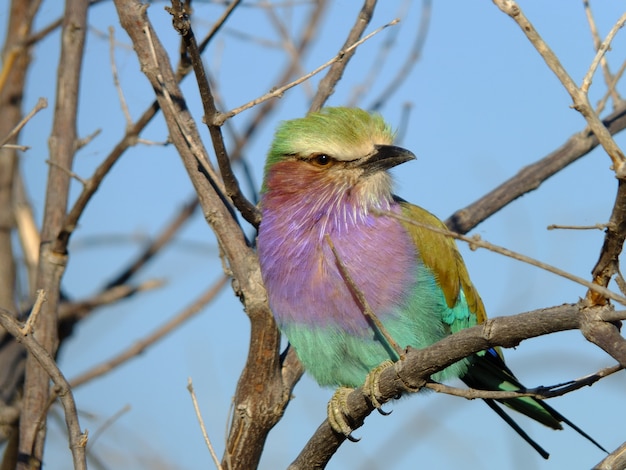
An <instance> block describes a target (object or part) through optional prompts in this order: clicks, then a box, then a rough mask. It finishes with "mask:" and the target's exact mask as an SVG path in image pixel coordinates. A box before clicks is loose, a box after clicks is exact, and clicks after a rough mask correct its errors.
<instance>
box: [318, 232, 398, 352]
mask: <svg viewBox="0 0 626 470" xmlns="http://www.w3.org/2000/svg"><path fill="white" fill-rule="evenodd" d="M324 239H325V240H326V243H328V246H329V247H330V249H331V251H332V252H333V255H334V257H335V261H336V262H337V267H338V268H339V271H340V272H341V277H343V280H344V282H345V283H346V286H347V287H348V290H349V291H350V293H351V294H352V295H354V296H355V297H356V298H357V300H358V301H359V304H360V305H359V308H360V310H361V313H363V316H364V317H365V318H366V319H367V321H368V322H369V323H370V324H371V326H372V328H373V329H374V331H375V332H376V334H378V335H379V336H380V337H382V338H381V339H384V340H385V341H386V342H387V346H389V347H391V348H392V349H393V350H394V351H395V353H396V355H397V357H396V358H394V360H395V361H397V360H398V359H401V358H403V357H404V350H403V349H402V348H401V347H400V345H399V344H398V343H397V342H396V340H395V339H393V336H391V335H390V334H389V332H388V331H387V328H385V325H383V323H382V322H381V321H380V320H379V319H378V316H377V315H376V314H375V313H374V311H373V310H372V308H371V307H370V305H369V303H368V301H367V299H366V298H365V294H363V291H362V290H361V289H359V286H357V285H356V283H355V282H354V280H353V279H352V277H351V276H350V273H349V272H348V268H347V267H346V265H345V264H343V261H342V260H341V257H340V256H339V253H338V252H337V249H336V248H335V244H334V243H333V241H332V240H331V238H330V235H328V234H326V235H325V236H324Z"/></svg>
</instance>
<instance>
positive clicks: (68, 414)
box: [0, 308, 87, 470]
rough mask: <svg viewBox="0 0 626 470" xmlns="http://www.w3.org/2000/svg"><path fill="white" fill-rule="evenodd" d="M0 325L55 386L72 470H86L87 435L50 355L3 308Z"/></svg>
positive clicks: (72, 398) (74, 403)
mask: <svg viewBox="0 0 626 470" xmlns="http://www.w3.org/2000/svg"><path fill="white" fill-rule="evenodd" d="M0 325H2V327H3V328H4V329H5V330H7V331H8V332H9V333H10V334H11V335H13V336H14V337H15V339H16V340H18V341H19V342H21V343H22V344H24V346H25V347H26V349H27V350H28V352H29V353H30V354H31V355H32V357H34V358H35V360H36V361H37V362H38V363H39V364H40V365H41V367H42V368H43V370H44V371H45V372H46V374H47V375H48V377H49V378H50V379H52V381H53V382H54V384H55V385H56V387H57V395H58V396H59V397H60V398H61V403H62V405H63V409H64V411H65V422H66V424H67V431H68V434H69V440H70V449H71V451H72V458H73V461H74V469H75V470H87V461H86V458H85V445H86V444H87V434H86V433H83V432H82V431H81V429H80V424H79V422H78V413H77V412H76V402H75V401H74V395H73V394H72V388H71V387H70V384H69V383H68V382H67V380H66V379H65V377H64V376H63V374H62V373H61V371H60V370H59V368H58V367H57V365H56V363H55V362H54V359H53V358H52V356H51V355H50V353H48V351H46V349H45V348H44V347H43V346H42V345H41V344H39V342H38V341H37V340H36V339H35V338H34V337H33V336H32V335H29V334H24V330H25V329H26V327H24V328H23V327H20V325H19V324H18V323H17V322H16V321H15V320H14V319H13V315H11V313H10V312H7V311H6V310H4V309H3V308H0Z"/></svg>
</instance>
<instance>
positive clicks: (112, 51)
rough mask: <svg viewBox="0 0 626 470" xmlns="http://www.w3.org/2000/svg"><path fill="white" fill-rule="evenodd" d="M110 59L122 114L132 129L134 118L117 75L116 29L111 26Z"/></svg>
mask: <svg viewBox="0 0 626 470" xmlns="http://www.w3.org/2000/svg"><path fill="white" fill-rule="evenodd" d="M109 59H110V61H111V73H112V74H113V85H114V86H115V89H116V90H117V96H118V97H119V100H120V106H121V107H122V112H123V113H124V117H125V118H126V129H130V128H131V126H132V125H133V118H132V117H131V116H130V111H129V110H128V103H126V98H125V97H124V91H123V90H122V85H120V77H119V75H118V74H117V65H116V64H115V28H113V26H109Z"/></svg>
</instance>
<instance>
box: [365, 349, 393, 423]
mask: <svg viewBox="0 0 626 470" xmlns="http://www.w3.org/2000/svg"><path fill="white" fill-rule="evenodd" d="M392 366H393V362H391V361H385V362H382V363H381V364H380V365H378V366H376V367H374V368H373V369H372V370H371V371H370V372H369V374H367V377H365V383H364V384H363V393H364V394H365V395H366V396H367V398H368V399H369V401H370V403H371V404H372V405H373V406H374V408H376V409H377V410H378V412H379V413H380V414H382V415H385V416H386V415H388V414H389V413H387V412H385V411H383V410H382V406H383V404H382V403H381V402H380V400H379V399H380V398H381V395H382V394H381V393H380V374H382V373H383V371H384V370H386V369H388V368H389V367H392Z"/></svg>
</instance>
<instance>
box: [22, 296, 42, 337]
mask: <svg viewBox="0 0 626 470" xmlns="http://www.w3.org/2000/svg"><path fill="white" fill-rule="evenodd" d="M45 301H46V291H45V290H43V289H38V290H37V295H36V297H35V304H34V305H33V308H32V309H31V311H30V315H29V316H28V320H26V324H25V325H24V326H23V327H22V328H20V333H22V334H23V335H24V336H28V335H30V334H31V333H32V332H33V325H34V324H35V322H36V321H37V318H38V317H39V312H40V311H41V305H42V304H43V303H44V302H45Z"/></svg>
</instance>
